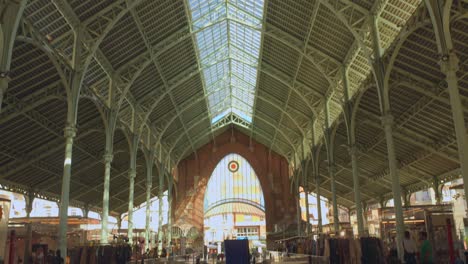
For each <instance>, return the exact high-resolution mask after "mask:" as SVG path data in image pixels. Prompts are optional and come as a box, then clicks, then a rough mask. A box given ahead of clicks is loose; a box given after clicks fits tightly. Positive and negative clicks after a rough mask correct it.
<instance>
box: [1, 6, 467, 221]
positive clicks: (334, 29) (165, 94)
mask: <svg viewBox="0 0 468 264" xmlns="http://www.w3.org/2000/svg"><path fill="white" fill-rule="evenodd" d="M25 2H26V1H25ZM467 9H468V2H467V1H466V0H465V1H461V0H460V1H453V5H452V10H451V12H452V16H451V22H450V25H451V32H452V38H453V42H454V46H455V52H456V55H457V56H458V58H459V60H460V70H459V73H461V74H459V76H458V80H459V88H460V93H461V96H462V101H463V105H464V113H465V119H466V118H467V117H468V115H467V113H468V74H467V72H468V71H467V68H468V62H467V59H468V44H467V43H468V33H467V32H468V15H467V12H466V10H467ZM373 27H375V28H374V29H375V30H374V31H373V30H372V28H373ZM373 32H374V33H375V34H373ZM376 35H377V42H378V43H377V45H376V43H375V41H374V40H375V38H376ZM77 46H81V50H80V52H77V50H76V47H77ZM376 47H378V48H380V49H381V54H382V61H383V65H385V72H386V73H388V74H387V79H388V82H389V90H388V98H389V102H390V105H391V108H390V109H391V113H392V115H393V116H394V118H395V125H394V140H395V147H396V155H397V159H398V168H399V174H400V179H401V185H402V186H403V189H404V190H407V191H408V192H414V191H417V190H420V189H423V188H428V187H430V186H432V184H433V183H434V181H448V180H450V179H452V178H453V177H459V175H460V170H459V168H460V162H459V159H458V154H457V153H458V152H457V145H456V138H455V131H454V128H453V122H452V115H451V108H450V99H449V96H448V92H447V89H446V86H447V84H446V83H445V81H444V79H445V76H444V74H443V73H442V72H441V69H440V66H439V65H438V62H439V60H440V58H439V53H438V50H437V43H436V38H435V33H434V27H433V25H432V23H431V19H430V16H429V13H428V10H427V8H426V7H425V6H424V3H423V1H422V0H294V1H293V0H288V1H286V0H282V1H274V0H208V1H201V0H177V1H176V0H158V1H151V0H125V1H124V0H69V1H66V0H30V1H27V2H26V5H25V8H24V12H23V15H22V17H21V19H20V21H19V25H18V31H17V34H16V38H15V40H14V46H13V49H12V60H11V68H10V71H9V78H10V81H9V84H8V89H7V90H6V91H5V93H4V99H3V102H2V106H1V113H0V124H1V125H0V135H1V137H0V183H1V184H2V187H3V188H4V189H11V190H16V191H24V192H25V191H27V190H34V192H35V193H37V195H41V196H44V197H48V198H49V199H54V197H55V199H58V197H60V193H61V177H62V170H63V160H64V153H63V150H64V144H65V142H64V139H63V129H64V128H65V127H66V125H67V123H66V122H67V115H68V112H67V111H68V110H69V107H70V102H69V98H70V96H71V95H70V94H69V93H70V89H68V88H67V87H70V86H71V85H73V84H72V83H70V76H71V75H72V74H73V72H75V71H77V70H81V71H83V72H84V75H83V80H82V89H81V92H80V94H79V97H80V100H79V104H78V108H77V109H78V111H77V136H76V138H75V147H74V148H73V169H72V170H73V171H72V175H73V177H72V182H71V192H70V199H71V200H72V204H74V205H76V206H84V205H89V206H92V207H93V206H95V207H96V208H99V207H100V205H101V203H102V184H103V179H102V175H103V174H104V165H103V164H104V161H103V158H102V157H103V155H104V154H105V147H106V129H108V125H107V121H108V119H109V115H110V114H111V113H115V114H116V117H117V123H116V132H115V136H114V138H113V141H112V145H113V149H114V151H113V153H114V154H113V155H114V160H113V162H112V168H111V170H112V176H111V177H112V180H111V188H110V190H111V191H110V192H111V193H110V196H111V198H110V208H111V211H113V212H114V213H122V212H125V211H126V210H127V202H128V201H127V199H126V198H127V195H128V189H126V188H122V186H127V185H126V184H127V182H128V173H127V171H128V160H129V154H128V153H129V149H130V148H131V147H130V146H131V141H132V135H138V140H139V142H140V143H141V144H140V145H141V148H139V150H138V154H137V178H136V183H135V204H140V203H142V202H143V201H145V184H144V183H145V180H146V179H145V177H144V176H141V175H144V172H145V170H146V168H145V157H147V155H146V154H145V152H146V151H147V150H149V149H152V148H154V149H156V150H157V155H155V156H156V159H157V162H156V164H155V168H159V167H161V166H162V164H169V165H168V166H167V167H171V166H173V165H174V164H177V163H178V161H180V160H182V159H183V158H185V157H187V156H188V155H189V154H191V153H193V152H196V150H197V149H198V148H199V147H201V146H203V145H204V144H206V143H207V142H210V141H212V140H214V139H215V137H216V136H217V135H218V134H220V133H222V132H224V131H225V130H226V129H230V128H231V127H235V128H236V129H238V130H240V131H242V132H243V133H245V134H247V135H250V136H251V137H252V138H253V139H254V140H256V141H258V142H260V143H262V144H264V145H266V146H268V147H269V148H270V149H271V150H272V151H275V152H277V153H279V154H281V155H283V156H284V157H285V158H286V159H287V160H289V161H290V162H291V164H295V165H294V166H295V167H296V168H297V167H299V166H300V165H299V164H300V160H307V164H309V166H310V167H312V165H311V164H312V163H314V164H318V165H319V166H317V167H318V168H319V169H318V173H319V175H320V178H321V181H320V186H321V190H322V195H324V196H327V197H328V198H330V197H331V192H330V187H329V186H330V185H329V180H330V178H329V175H328V163H329V158H328V157H327V156H328V155H327V147H326V145H327V144H326V141H327V137H328V136H330V142H333V144H332V145H331V146H333V148H334V150H335V151H334V159H335V160H334V162H335V164H336V168H337V171H336V190H337V197H338V202H339V203H340V204H342V205H344V206H346V207H352V206H353V205H354V198H353V188H352V186H353V181H352V171H351V161H350V157H349V154H348V148H347V147H348V145H349V144H348V143H349V142H348V130H347V129H348V128H347V125H346V122H345V120H346V114H345V113H344V112H346V108H347V107H348V106H351V107H352V109H353V110H352V113H353V114H352V115H351V116H352V118H353V127H354V128H355V131H354V133H355V140H356V142H355V145H356V147H357V149H358V150H359V159H358V162H359V168H360V170H359V172H360V180H361V187H360V190H361V193H362V198H363V200H373V201H377V200H379V199H384V198H391V191H392V190H391V184H390V175H389V170H388V162H387V151H386V143H385V135H384V132H383V130H382V127H381V118H380V117H381V111H380V109H381V105H380V103H379V99H378V97H379V95H378V92H377V91H378V90H377V89H375V86H376V83H375V80H374V78H373V71H372V65H371V64H372V60H373V59H375V56H374V54H375V51H376V50H375V49H376ZM467 120H468V119H467ZM163 157H164V158H163ZM311 161H313V162H311ZM155 171H157V172H158V173H156V174H157V175H156V176H155V177H163V175H164V174H165V173H167V172H163V171H162V170H158V169H156V170H155ZM307 171H308V174H307V181H306V183H305V185H306V187H308V188H309V189H313V188H314V185H315V179H314V176H313V171H314V169H312V168H310V169H308V170H307ZM160 175H161V176H160ZM157 188H158V186H157V185H154V186H153V189H154V190H157Z"/></svg>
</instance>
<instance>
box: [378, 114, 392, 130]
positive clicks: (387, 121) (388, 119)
mask: <svg viewBox="0 0 468 264" xmlns="http://www.w3.org/2000/svg"><path fill="white" fill-rule="evenodd" d="M380 120H381V121H382V126H383V127H387V126H390V127H391V126H393V123H394V118H393V115H392V114H390V113H387V114H384V115H383V116H382V117H381V118H380Z"/></svg>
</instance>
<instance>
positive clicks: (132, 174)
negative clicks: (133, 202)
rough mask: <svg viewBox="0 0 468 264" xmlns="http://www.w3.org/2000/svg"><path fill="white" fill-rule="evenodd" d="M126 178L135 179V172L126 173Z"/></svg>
mask: <svg viewBox="0 0 468 264" xmlns="http://www.w3.org/2000/svg"><path fill="white" fill-rule="evenodd" d="M128 177H130V178H135V177H136V171H129V172H128Z"/></svg>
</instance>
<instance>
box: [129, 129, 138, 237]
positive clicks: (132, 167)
mask: <svg viewBox="0 0 468 264" xmlns="http://www.w3.org/2000/svg"><path fill="white" fill-rule="evenodd" d="M137 150H138V136H136V135H133V138H132V144H131V149H130V170H129V172H128V178H129V181H130V182H129V190H128V232H127V236H128V242H129V243H130V244H133V209H134V208H133V199H134V191H135V177H136V158H137V157H136V156H137Z"/></svg>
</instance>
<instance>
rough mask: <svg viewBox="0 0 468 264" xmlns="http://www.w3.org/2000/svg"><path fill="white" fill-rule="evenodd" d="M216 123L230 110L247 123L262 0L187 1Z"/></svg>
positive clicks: (250, 118)
mask: <svg viewBox="0 0 468 264" xmlns="http://www.w3.org/2000/svg"><path fill="white" fill-rule="evenodd" d="M188 1H189V8H190V13H191V26H192V32H194V33H195V39H196V42H197V43H196V44H197V48H198V54H199V59H200V65H201V67H202V73H203V78H204V84H205V93H206V95H207V98H208V107H209V111H210V114H211V118H212V120H211V123H212V124H214V123H216V122H218V121H219V120H221V119H223V118H224V117H225V116H228V115H229V114H235V115H237V116H238V117H240V118H242V119H244V121H246V122H248V123H251V122H252V115H253V104H254V96H255V86H256V83H257V73H258V60H259V56H260V45H261V43H260V42H261V29H262V21H263V5H264V2H263V0H208V1H207V0H188Z"/></svg>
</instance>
